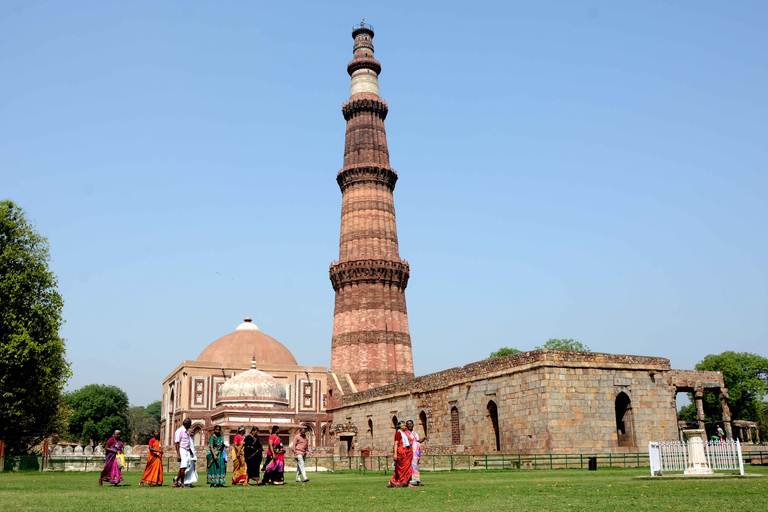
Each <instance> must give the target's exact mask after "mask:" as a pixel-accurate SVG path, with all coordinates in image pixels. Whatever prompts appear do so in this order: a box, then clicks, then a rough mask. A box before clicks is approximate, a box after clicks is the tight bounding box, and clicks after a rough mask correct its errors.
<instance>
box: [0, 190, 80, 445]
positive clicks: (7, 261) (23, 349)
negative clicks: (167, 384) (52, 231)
mask: <svg viewBox="0 0 768 512" xmlns="http://www.w3.org/2000/svg"><path fill="white" fill-rule="evenodd" d="M49 262H50V255H49V248H48V241H47V240H46V239H45V238H44V237H43V236H41V235H40V234H39V233H37V231H36V230H35V229H34V228H33V226H32V224H31V223H30V221H29V220H28V219H27V218H26V215H25V214H24V211H23V210H22V209H21V208H19V207H18V206H17V205H16V204H15V203H14V202H13V201H10V200H3V201H0V418H2V421H0V439H3V440H4V441H5V442H6V446H7V447H8V451H9V453H11V454H15V453H25V452H27V451H28V450H29V449H30V447H31V446H33V445H35V444H37V443H38V442H39V441H41V440H42V439H43V438H45V437H47V436H49V435H51V434H53V433H55V432H56V431H57V430H58V429H59V428H61V426H62V425H63V419H62V418H63V416H62V408H61V405H62V401H63V388H64V384H65V383H66V381H67V379H68V378H69V376H70V375H71V372H70V369H69V363H68V362H67V361H66V359H65V347H64V340H63V339H62V338H61V337H60V336H59V329H60V328H61V326H62V325H63V323H64V322H63V320H62V318H61V311H62V307H63V305H64V301H63V300H62V298H61V295H59V293H58V292H57V291H56V286H57V284H58V283H57V280H56V276H55V275H54V273H53V272H52V271H51V270H50V269H49V268H48V265H49Z"/></svg>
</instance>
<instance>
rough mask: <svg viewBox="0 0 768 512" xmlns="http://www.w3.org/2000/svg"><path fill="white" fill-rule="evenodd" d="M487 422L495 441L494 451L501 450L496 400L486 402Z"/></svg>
mask: <svg viewBox="0 0 768 512" xmlns="http://www.w3.org/2000/svg"><path fill="white" fill-rule="evenodd" d="M487 409H488V424H489V431H490V434H491V439H492V440H493V441H494V442H495V446H496V451H497V452H500V451H501V438H500V436H499V411H498V408H497V407H496V402H494V401H493V400H490V401H489V402H488V407H487Z"/></svg>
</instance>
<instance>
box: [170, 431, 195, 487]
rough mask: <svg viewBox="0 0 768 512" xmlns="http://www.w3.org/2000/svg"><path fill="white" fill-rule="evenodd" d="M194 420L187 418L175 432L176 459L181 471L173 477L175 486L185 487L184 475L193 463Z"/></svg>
mask: <svg viewBox="0 0 768 512" xmlns="http://www.w3.org/2000/svg"><path fill="white" fill-rule="evenodd" d="M191 426H192V420H191V419H189V418H185V419H184V421H183V422H182V423H181V426H180V427H179V428H178V429H176V432H175V433H174V434H173V444H174V446H175V447H176V461H177V462H178V463H179V473H178V474H177V475H176V476H175V477H174V478H173V486H174V487H184V475H185V473H186V471H187V468H189V467H190V465H191V464H192V438H191V437H189V427H191Z"/></svg>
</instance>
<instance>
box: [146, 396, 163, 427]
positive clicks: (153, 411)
mask: <svg viewBox="0 0 768 512" xmlns="http://www.w3.org/2000/svg"><path fill="white" fill-rule="evenodd" d="M144 410H145V411H147V414H149V415H150V416H152V417H153V418H155V421H156V422H157V424H158V425H160V414H161V412H162V403H161V402H160V400H155V401H154V402H152V403H151V404H149V405H148V406H146V407H145V408H144Z"/></svg>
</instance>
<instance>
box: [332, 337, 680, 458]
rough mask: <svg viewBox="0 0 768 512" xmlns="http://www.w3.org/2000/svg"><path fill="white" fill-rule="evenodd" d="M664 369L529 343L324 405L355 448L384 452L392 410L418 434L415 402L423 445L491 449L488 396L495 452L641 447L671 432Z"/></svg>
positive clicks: (641, 360)
mask: <svg viewBox="0 0 768 512" xmlns="http://www.w3.org/2000/svg"><path fill="white" fill-rule="evenodd" d="M669 371H670V366H669V360H667V359H663V358H654V357H639V356H623V355H611V354H597V353H580V352H569V351H554V350H546V349H545V350H537V351H533V352H526V353H522V354H516V355H512V356H507V357H503V358H497V359H490V360H484V361H479V362H477V363H472V364H469V365H466V366H463V367H459V368H452V369H450V370H445V371H443V372H438V373H434V374H430V375H426V376H423V377H418V378H415V379H410V380H408V381H403V382H398V383H395V384H391V385H388V386H383V387H380V388H374V389H369V390H366V391H363V392H360V393H355V394H352V395H346V396H344V397H342V405H341V407H339V408H338V409H335V410H334V411H333V416H334V425H335V428H336V431H337V435H345V432H344V431H345V429H347V428H349V433H351V432H352V431H353V428H352V427H355V429H356V430H357V432H358V433H357V435H356V439H355V444H356V446H357V448H364V447H370V448H371V450H372V455H384V454H389V453H391V451H392V439H393V435H394V429H393V425H392V418H393V416H396V417H397V418H398V419H399V420H407V419H411V420H413V421H414V423H416V426H417V427H416V430H417V431H419V432H420V434H421V435H422V436H423V428H422V426H421V425H420V420H419V415H420V413H421V412H422V411H423V412H424V413H425V414H426V416H427V419H428V422H427V434H428V436H429V441H428V442H427V443H425V444H424V446H423V450H424V453H425V454H428V455H438V454H450V453H494V452H496V439H495V433H494V430H493V426H492V423H491V420H490V416H489V413H488V403H489V401H491V400H493V401H494V402H495V404H496V406H497V411H498V428H499V435H500V445H501V453H523V454H542V453H560V454H565V453H608V452H611V453H616V452H631V453H634V452H637V451H643V450H645V449H646V448H647V445H648V441H649V440H666V439H676V438H677V415H676V407H675V389H674V386H672V385H671V384H672V383H671V382H670V380H669V379H667V378H666V376H665V374H666V373H667V372H669ZM620 392H624V393H626V394H627V395H628V396H629V397H630V399H631V403H632V415H633V418H632V431H633V434H634V446H629V447H626V446H625V447H619V446H618V444H619V443H618V436H617V429H616V412H615V400H616V396H617V395H618V394H619V393H620ZM453 407H456V408H457V409H458V411H459V427H460V428H459V434H460V440H459V441H458V443H456V442H455V440H453V439H452V428H451V409H452V408H453ZM369 420H371V422H372V423H373V435H371V432H370V431H369V423H368V422H369ZM347 424H348V425H347Z"/></svg>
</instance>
